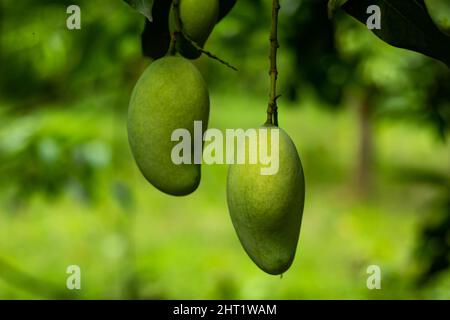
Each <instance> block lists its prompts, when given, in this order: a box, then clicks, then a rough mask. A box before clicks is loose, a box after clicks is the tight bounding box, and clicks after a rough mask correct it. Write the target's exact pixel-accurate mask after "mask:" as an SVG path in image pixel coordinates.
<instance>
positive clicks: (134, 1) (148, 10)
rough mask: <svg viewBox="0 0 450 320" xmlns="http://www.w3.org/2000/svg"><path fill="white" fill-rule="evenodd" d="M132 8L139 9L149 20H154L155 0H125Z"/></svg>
mask: <svg viewBox="0 0 450 320" xmlns="http://www.w3.org/2000/svg"><path fill="white" fill-rule="evenodd" d="M124 1H125V2H126V3H128V4H129V5H130V6H131V7H132V8H134V9H135V10H137V11H139V12H140V13H141V14H143V15H144V16H146V17H147V19H148V20H149V21H153V16H152V8H153V2H154V0H124Z"/></svg>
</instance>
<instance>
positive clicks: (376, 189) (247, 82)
mask: <svg viewBox="0 0 450 320" xmlns="http://www.w3.org/2000/svg"><path fill="white" fill-rule="evenodd" d="M73 3H74V2H73V1H62V0H59V1H55V0H53V1H52V0H44V1H39V2H36V1H20V2H17V1H11V0H3V1H2V2H1V4H0V6H1V8H0V123H1V126H0V177H1V179H0V298H60V297H69V298H89V299H92V298H224V299H227V298H245V299H258V298H273V299H284V298H286V299H301V298H306V299H308V298H326V299H329V298H358V299H360V298H362V299H364V298H370V299H379V298H447V299H448V298H450V289H449V288H450V272H449V270H448V266H449V259H450V252H449V251H450V250H449V246H448V245H449V242H448V239H449V230H450V228H449V224H448V219H449V215H450V208H449V206H448V203H449V198H450V185H449V181H450V177H449V175H450V168H449V165H450V151H449V150H450V145H449V141H448V131H447V129H448V124H449V117H450V106H449V103H450V99H449V94H450V90H449V85H450V81H449V77H450V76H449V70H448V69H447V68H446V67H445V66H444V65H442V64H441V63H439V62H437V61H434V60H431V59H430V58H427V57H424V56H422V55H420V54H416V53H412V52H408V51H406V50H401V49H396V48H392V47H390V46H388V45H386V44H385V43H383V42H382V41H380V40H379V39H377V38H376V37H375V36H374V35H372V34H371V33H370V32H367V30H366V29H365V28H364V26H362V25H360V24H358V23H357V22H356V21H354V20H353V19H352V18H350V17H348V16H345V15H338V17H337V18H336V20H335V21H333V22H331V21H329V20H328V19H327V18H326V15H327V11H326V1H313V0H302V1H297V0H284V1H282V11H281V16H280V21H281V26H280V40H281V41H280V42H281V48H280V56H279V67H280V68H279V69H280V90H281V93H282V94H283V96H282V98H281V99H280V124H281V126H282V127H283V128H285V129H286V131H287V132H288V133H289V134H290V135H291V136H292V138H293V140H294V141H295V143H296V145H297V147H298V149H299V152H300V155H301V156H302V160H303V162H304V166H305V173H306V179H307V198H306V206H305V213H304V221H303V226H302V231H301V238H300V242H299V248H298V254H297V258H296V260H295V262H294V265H293V267H292V268H291V270H290V271H289V272H288V273H286V274H285V275H284V277H283V279H279V278H274V277H270V276H267V275H265V274H264V273H262V272H261V271H260V270H258V269H257V267H255V266H254V265H253V264H252V262H251V261H250V260H249V259H248V258H247V256H246V255H245V253H244V251H243V250H242V248H241V247H240V244H239V242H238V240H237V237H236V235H235V234H234V230H233V227H232V225H231V221H230V219H229V217H228V212H227V208H226V200H225V181H226V169H227V168H226V166H204V169H203V180H202V183H201V185H200V188H199V190H198V191H197V192H196V193H194V194H193V195H191V196H189V197H186V198H174V197H169V196H167V195H164V194H161V193H160V192H158V191H157V190H156V189H154V188H152V187H151V186H150V185H148V183H147V182H146V181H145V179H144V178H143V177H142V176H141V175H140V173H139V171H138V169H137V168H136V165H135V163H134V162H133V159H132V156H131V153H130V151H129V148H128V143H127V135H126V115H127V106H128V99H129V95H130V94H131V90H132V88H133V86H134V83H135V82H136V80H137V78H138V77H139V75H140V73H141V72H142V71H143V70H144V68H145V66H146V65H147V64H148V63H150V61H149V60H148V59H146V58H143V56H142V52H141V43H140V39H141V32H142V30H143V27H144V19H143V17H142V16H141V15H139V13H137V12H135V11H134V10H133V9H131V8H130V7H129V6H128V5H127V4H126V3H125V2H124V1H121V0H117V1H110V2H108V5H107V6H102V5H99V3H98V2H95V1H87V0H80V1H76V3H77V4H79V5H80V7H81V13H82V29H81V30H73V31H70V30H67V28H66V26H65V22H66V18H67V14H66V8H67V6H68V5H70V4H73ZM269 6H270V3H269V1H262V0H258V1H243V0H241V1H238V3H237V4H236V7H235V8H234V9H233V11H232V12H231V13H230V15H229V16H227V17H226V18H225V19H223V20H222V21H221V22H220V23H219V24H218V25H217V27H216V29H215V31H214V32H213V34H212V36H211V38H210V40H209V41H208V42H207V44H206V48H207V49H208V50H210V51H212V52H214V53H215V54H217V55H219V56H220V57H221V58H223V59H225V60H227V61H229V62H230V63H232V64H233V65H236V66H237V67H238V68H239V72H234V71H231V70H230V69H228V68H225V67H224V66H223V65H221V64H218V63H217V62H216V61H213V60H210V59H208V58H206V57H202V58H200V59H199V60H198V61H195V62H194V63H195V64H196V65H197V66H198V67H199V68H200V69H201V71H202V73H203V74H204V75H205V78H206V80H207V82H208V84H209V86H210V90H211V105H212V109H211V127H215V128H219V129H225V128H237V127H243V128H247V127H253V126H255V125H258V124H261V123H262V122H263V121H264V120H265V110H266V106H267V97H268V95H267V92H268V77H266V75H267V72H268V31H269V26H270V19H269V16H270V10H269V9H268V8H269ZM367 96H368V97H369V101H370V113H369V115H368V119H369V122H370V123H371V126H370V127H369V130H370V131H371V136H372V139H373V141H372V142H373V146H372V149H373V150H372V153H371V155H372V156H371V163H372V164H371V166H370V167H364V166H363V168H365V170H370V174H371V176H372V178H371V179H372V182H371V188H370V189H369V191H370V192H369V194H368V196H366V197H361V196H360V194H359V192H358V191H359V190H358V184H357V183H356V182H355V180H357V179H356V176H357V172H358V170H359V169H358V167H359V164H360V160H361V159H360V158H361V154H360V153H359V150H360V143H362V142H361V141H360V140H361V139H360V137H361V130H362V129H361V128H362V127H363V126H362V125H361V115H360V109H361V101H365V100H367V99H364V97H366V98H367ZM446 138H447V139H446ZM71 264H77V265H80V267H81V269H82V290H81V291H79V292H76V293H74V292H70V291H69V292H67V291H66V290H65V281H66V278H67V276H68V275H67V274H66V273H65V271H66V268H67V266H68V265H71ZM371 264H378V265H380V267H381V269H382V272H383V274H382V276H383V277H382V290H379V291H370V290H368V289H367V288H366V279H367V276H368V275H367V274H366V268H367V267H368V266H369V265H371ZM53 288H57V289H55V290H53Z"/></svg>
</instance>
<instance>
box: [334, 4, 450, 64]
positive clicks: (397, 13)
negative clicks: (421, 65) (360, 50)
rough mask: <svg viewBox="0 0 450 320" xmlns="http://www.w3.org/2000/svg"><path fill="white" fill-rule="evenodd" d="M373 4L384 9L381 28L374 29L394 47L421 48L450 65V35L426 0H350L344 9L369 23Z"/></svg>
mask: <svg viewBox="0 0 450 320" xmlns="http://www.w3.org/2000/svg"><path fill="white" fill-rule="evenodd" d="M332 1H339V0H332ZM332 5H333V4H332ZM370 5H378V6H379V7H380V9H381V29H380V30H377V29H374V30H372V31H373V32H374V33H375V35H376V36H377V37H379V38H380V39H381V40H383V41H385V42H386V43H388V44H390V45H392V46H394V47H398V48H403V49H408V50H412V51H416V52H420V53H422V54H424V55H427V56H429V57H432V58H434V59H437V60H440V61H442V62H444V63H445V64H446V65H447V66H448V67H450V37H449V36H447V35H446V34H444V33H443V32H442V31H441V30H439V28H438V27H437V26H436V25H435V24H434V22H433V20H432V19H431V17H430V14H429V13H428V11H427V7H426V6H425V2H424V0H407V1H405V0H347V1H345V3H344V4H343V5H342V9H344V10H345V11H346V12H347V13H348V14H349V15H351V16H353V17H354V18H356V19H357V20H359V21H360V22H362V23H364V24H366V22H367V19H368V18H369V14H367V8H368V7H369V6H370Z"/></svg>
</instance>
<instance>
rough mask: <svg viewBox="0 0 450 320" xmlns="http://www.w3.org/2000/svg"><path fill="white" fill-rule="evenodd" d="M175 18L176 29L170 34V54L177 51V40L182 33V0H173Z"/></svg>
mask: <svg viewBox="0 0 450 320" xmlns="http://www.w3.org/2000/svg"><path fill="white" fill-rule="evenodd" d="M172 10H173V18H174V20H175V29H174V31H173V32H172V33H171V34H170V37H171V39H170V46H169V52H168V53H169V55H171V56H173V55H175V54H176V53H177V41H178V39H179V37H180V35H181V33H182V29H183V26H182V22H181V17H180V0H173V2H172Z"/></svg>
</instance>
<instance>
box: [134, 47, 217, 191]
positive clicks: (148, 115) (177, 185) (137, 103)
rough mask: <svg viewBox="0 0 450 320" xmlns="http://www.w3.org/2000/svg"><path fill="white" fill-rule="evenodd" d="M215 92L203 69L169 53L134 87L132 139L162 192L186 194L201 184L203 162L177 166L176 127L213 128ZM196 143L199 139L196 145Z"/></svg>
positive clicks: (151, 179)
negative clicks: (210, 122)
mask: <svg viewBox="0 0 450 320" xmlns="http://www.w3.org/2000/svg"><path fill="white" fill-rule="evenodd" d="M208 117H209V93H208V89H207V86H206V83H205V81H204V80H203V77H202V75H201V74H200V72H199V71H198V69H197V68H196V67H195V66H194V65H193V64H192V63H191V62H190V61H189V60H187V59H185V58H183V57H178V56H166V57H164V58H161V59H159V60H156V61H154V62H153V63H152V64H151V65H150V66H149V67H148V68H147V69H146V70H145V72H144V73H143V74H142V76H141V77H140V79H139V80H138V82H137V83H136V86H135V88H134V90H133V93H132V96H131V101H130V106H129V112H128V140H129V143H130V147H131V150H132V153H133V155H134V158H135V160H136V163H137V165H138V167H139V169H140V170H141V172H142V174H143V175H144V177H145V178H146V179H147V180H148V181H149V182H150V183H151V184H152V185H154V186H155V187H156V188H158V189H159V190H161V191H163V192H165V193H168V194H171V195H175V196H182V195H187V194H189V193H192V192H193V191H194V190H195V189H196V188H197V187H198V185H199V183H200V175H201V173H200V164H194V151H193V147H192V152H191V164H185V163H183V164H179V165H177V164H174V162H173V161H172V157H171V153H172V149H173V147H174V146H175V145H177V144H179V142H177V141H171V136H172V133H173V131H174V130H176V129H179V128H185V129H187V130H188V131H189V132H190V134H191V137H192V139H193V137H194V121H202V127H203V129H202V130H203V131H204V130H206V128H207V126H208ZM191 145H192V146H193V145H194V144H193V143H192V144H191Z"/></svg>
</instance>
